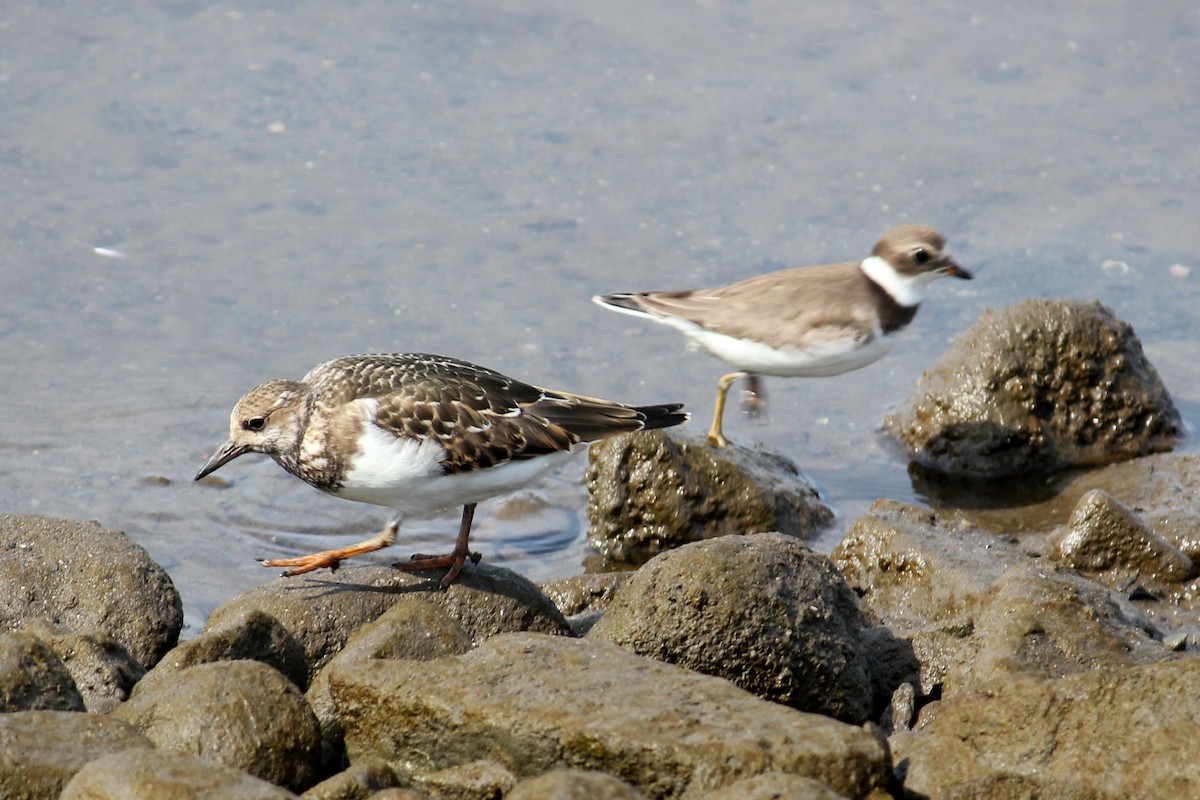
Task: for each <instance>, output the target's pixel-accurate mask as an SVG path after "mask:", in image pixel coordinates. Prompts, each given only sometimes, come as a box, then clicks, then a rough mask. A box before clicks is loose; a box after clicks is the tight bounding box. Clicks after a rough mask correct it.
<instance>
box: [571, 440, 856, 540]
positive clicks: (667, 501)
mask: <svg viewBox="0 0 1200 800" xmlns="http://www.w3.org/2000/svg"><path fill="white" fill-rule="evenodd" d="M588 457H589V459H590V461H589V466H588V469H587V487H588V520H589V521H590V523H591V526H590V528H589V529H588V541H589V542H590V543H591V546H592V548H593V549H594V550H596V551H597V552H598V553H600V554H601V555H602V556H603V557H605V558H606V559H608V560H609V561H611V562H615V563H628V564H641V563H643V562H645V561H646V560H647V559H649V558H651V557H652V556H654V555H657V554H658V553H661V552H664V551H666V550H670V549H672V548H674V547H678V546H679V545H681V544H686V543H688V542H694V541H699V540H701V539H711V538H714V537H717V536H725V535H727V534H735V533H760V532H763V531H781V532H783V533H788V534H792V535H794V536H798V537H801V538H806V537H808V536H810V535H812V534H813V533H814V532H816V531H818V530H820V529H821V528H822V527H824V526H825V525H827V524H829V522H830V521H832V519H833V512H832V511H831V510H830V509H829V507H828V506H826V505H825V504H824V503H822V502H821V500H820V497H819V495H818V493H817V490H816V488H815V487H814V486H813V485H812V483H810V482H809V481H808V479H807V478H805V477H804V475H803V474H801V472H800V470H799V469H798V468H797V467H796V465H795V464H794V463H793V462H791V461H790V460H788V459H786V458H784V457H783V456H781V455H778V454H776V453H772V452H769V451H767V450H764V449H762V448H756V449H750V448H747V447H742V446H740V445H736V444H731V445H730V446H729V447H725V448H721V449H718V448H714V447H710V446H709V445H707V444H705V443H704V442H703V440H702V439H699V438H694V437H689V436H687V435H686V434H674V433H673V434H671V435H669V436H668V435H667V434H665V433H663V432H662V431H650V432H648V433H639V434H637V435H635V436H616V437H613V438H611V439H607V440H605V441H603V442H597V443H596V444H594V445H593V446H592V448H591V451H590V454H589V456H588Z"/></svg>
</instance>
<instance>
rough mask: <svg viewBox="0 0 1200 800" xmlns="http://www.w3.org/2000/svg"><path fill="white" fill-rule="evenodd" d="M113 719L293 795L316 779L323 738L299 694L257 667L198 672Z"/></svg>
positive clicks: (208, 667) (160, 686) (159, 688)
mask: <svg viewBox="0 0 1200 800" xmlns="http://www.w3.org/2000/svg"><path fill="white" fill-rule="evenodd" d="M111 716H112V717H114V718H117V719H122V720H125V721H127V722H130V723H132V724H134V725H136V726H137V727H138V729H139V730H141V731H142V732H143V733H144V734H145V735H146V736H147V737H148V738H149V739H150V740H151V741H153V742H154V744H155V745H157V746H158V747H161V748H166V749H170V750H178V751H180V752H184V753H193V754H195V755H202V756H204V758H206V759H208V760H210V761H215V762H216V763H218V764H224V765H226V766H229V767H233V768H234V769H240V770H243V771H245V772H248V773H250V774H251V775H255V776H257V777H259V778H262V779H263V780H267V781H270V782H271V783H274V784H277V785H279V786H285V787H288V788H291V789H300V788H303V787H306V786H307V785H308V784H310V783H311V782H312V780H313V778H314V777H315V776H316V770H317V764H318V761H319V758H320V743H321V736H320V731H319V728H318V725H317V719H316V717H315V716H314V715H313V712H312V709H310V708H309V707H308V703H307V702H305V700H304V697H303V695H301V694H300V690H299V689H297V688H296V685H295V684H293V683H292V682H291V681H289V680H288V679H287V678H285V677H284V676H283V675H282V674H280V673H279V671H278V670H275V669H272V668H271V667H268V666H267V665H266V664H262V663H259V662H257V661H217V662H213V663H210V664H198V665H196V666H194V667H189V668H188V669H186V670H182V671H180V672H179V673H177V674H175V675H174V676H172V680H170V681H162V682H158V683H156V685H154V686H152V687H150V688H149V689H147V690H145V691H143V690H142V689H141V687H140V686H139V687H137V688H136V689H135V690H134V693H133V696H132V697H131V698H130V699H129V701H128V702H126V703H125V704H124V705H122V706H121V707H119V708H117V709H115V710H114V711H113V712H112V713H111Z"/></svg>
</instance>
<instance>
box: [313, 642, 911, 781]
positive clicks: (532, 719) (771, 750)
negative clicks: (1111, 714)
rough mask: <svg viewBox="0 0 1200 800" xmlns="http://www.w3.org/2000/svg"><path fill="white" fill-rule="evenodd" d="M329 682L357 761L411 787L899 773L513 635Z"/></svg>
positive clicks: (832, 729)
mask: <svg viewBox="0 0 1200 800" xmlns="http://www.w3.org/2000/svg"><path fill="white" fill-rule="evenodd" d="M329 686H330V692H331V693H332V696H333V698H334V702H335V703H336V704H337V706H338V708H339V710H340V712H341V714H342V719H343V723H344V725H345V731H346V747H347V752H348V753H349V754H350V758H351V760H352V761H355V760H358V759H360V758H365V757H378V758H386V759H387V760H388V761H389V763H390V764H392V766H393V767H394V768H396V769H397V770H398V771H401V772H403V771H408V772H409V773H410V774H411V775H412V776H413V777H414V778H417V777H421V776H424V775H428V774H431V773H434V772H437V771H439V770H442V769H446V768H448V767H454V766H458V765H462V764H467V763H470V762H472V761H477V760H481V759H486V760H490V761H495V762H498V763H501V764H503V765H504V766H505V767H506V768H508V769H509V770H511V771H512V773H513V774H514V775H515V776H517V777H518V778H529V777H533V776H536V775H540V774H542V773H544V772H548V771H550V770H553V769H560V768H577V769H584V770H594V771H600V772H607V773H609V774H612V775H617V776H619V777H621V778H622V779H623V780H626V781H628V782H629V783H631V784H633V785H634V786H636V787H637V788H638V789H639V790H640V791H642V792H644V793H645V794H646V795H648V796H650V797H679V798H696V797H700V796H702V794H703V793H704V792H706V791H709V790H712V789H716V788H719V787H721V786H724V785H726V784H729V783H732V782H734V781H736V780H740V779H742V778H746V777H750V776H752V775H756V774H758V773H761V772H764V771H767V770H774V771H778V772H788V773H795V774H800V775H806V776H808V777H812V778H815V779H816V780H819V781H821V782H822V783H824V784H825V785H827V786H830V787H832V788H835V789H837V790H838V791H840V792H842V793H843V794H845V795H846V796H847V797H851V798H860V797H865V796H866V795H867V794H869V793H870V792H871V791H872V790H874V789H877V788H879V787H882V786H883V785H884V784H885V783H886V781H887V779H888V775H889V771H890V765H889V759H888V753H887V749H886V747H885V745H884V744H883V743H881V742H880V741H879V740H877V739H876V738H875V737H874V736H872V735H871V734H870V733H868V732H867V731H865V730H863V729H862V728H859V727H855V726H851V725H846V724H843V723H840V722H837V721H836V720H833V719H831V718H829V717H824V716H819V715H815V714H806V713H804V712H800V711H796V710H794V709H790V708H788V707H786V706H782V705H778V704H776V703H770V702H768V701H765V700H760V699H758V698H756V697H754V696H753V695H751V694H749V693H748V692H744V691H743V690H741V689H738V688H737V687H736V686H734V685H733V684H731V683H729V682H728V681H725V680H721V679H719V678H713V677H710V676H706V675H700V674H697V673H694V672H690V671H688V670H684V669H681V668H679V667H675V666H672V665H669V664H663V663H661V662H658V661H654V660H652V659H646V658H641V657H639V656H636V655H634V654H632V653H629V652H627V651H625V650H622V649H621V648H618V647H616V646H614V645H611V644H608V643H606V642H597V641H590V640H587V639H569V638H566V637H561V636H541V635H537V634H528V633H524V634H504V635H500V636H495V637H493V638H491V639H489V640H488V641H486V642H484V643H483V644H482V645H480V646H479V647H478V648H476V649H474V650H472V651H470V652H468V653H466V654H464V655H462V656H456V657H451V658H441V659H437V660H434V661H425V662H416V661H389V660H371V661H367V662H357V663H352V664H347V665H345V666H344V667H341V668H339V669H336V670H333V671H332V672H331V674H330V680H329ZM401 777H402V779H403V778H404V776H403V775H402V776H401Z"/></svg>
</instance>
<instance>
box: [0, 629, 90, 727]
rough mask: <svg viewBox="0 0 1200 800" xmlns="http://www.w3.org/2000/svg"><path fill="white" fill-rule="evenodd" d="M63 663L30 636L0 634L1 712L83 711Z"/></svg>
mask: <svg viewBox="0 0 1200 800" xmlns="http://www.w3.org/2000/svg"><path fill="white" fill-rule="evenodd" d="M85 708H86V706H85V705H84V702H83V697H82V696H81V695H80V694H79V690H78V689H77V688H76V686H75V681H74V680H73V679H72V678H71V673H70V672H69V671H68V670H67V666H66V664H64V663H63V662H62V659H61V658H59V657H58V654H57V653H55V652H54V650H52V649H51V648H50V646H49V645H47V644H46V643H45V642H43V641H42V640H41V639H40V638H38V637H37V636H34V635H33V634H31V633H23V632H22V633H0V712H8V711H33V710H39V711H50V710H53V711H83V710H85Z"/></svg>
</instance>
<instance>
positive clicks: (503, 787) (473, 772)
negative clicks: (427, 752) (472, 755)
mask: <svg viewBox="0 0 1200 800" xmlns="http://www.w3.org/2000/svg"><path fill="white" fill-rule="evenodd" d="M516 782H517V779H516V778H515V777H514V776H513V774H512V773H511V772H509V771H508V770H507V769H506V768H505V767H504V766H502V765H500V764H497V763H496V762H494V761H487V760H479V761H472V762H470V763H467V764H460V765H458V766H454V767H447V768H446V769H443V770H438V771H437V772H435V773H433V774H431V775H426V776H423V777H421V778H419V779H418V780H417V786H418V788H419V789H420V790H421V791H423V792H424V793H426V794H428V795H429V796H430V797H431V798H433V800H477V798H481V797H495V798H501V797H504V796H505V794H507V793H508V790H509V789H511V788H512V787H513V786H514V785H515V784H516Z"/></svg>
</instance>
